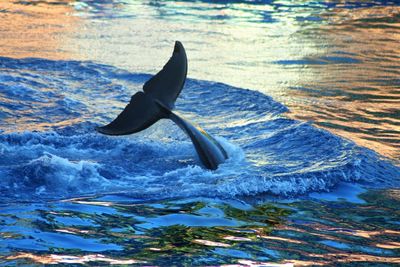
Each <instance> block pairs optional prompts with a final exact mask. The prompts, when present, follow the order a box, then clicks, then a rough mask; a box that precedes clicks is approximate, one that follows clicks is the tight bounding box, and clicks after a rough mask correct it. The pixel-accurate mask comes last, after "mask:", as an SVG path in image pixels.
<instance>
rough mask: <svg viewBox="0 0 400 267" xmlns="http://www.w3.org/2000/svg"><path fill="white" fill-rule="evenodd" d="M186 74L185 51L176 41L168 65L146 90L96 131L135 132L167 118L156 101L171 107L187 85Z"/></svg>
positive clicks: (146, 85) (144, 88)
mask: <svg viewBox="0 0 400 267" xmlns="http://www.w3.org/2000/svg"><path fill="white" fill-rule="evenodd" d="M186 74H187V58H186V52H185V49H184V48H183V45H182V44H181V43H180V42H178V41H177V42H176V43H175V48H174V52H173V54H172V56H171V58H170V59H169V60H168V62H167V64H165V66H164V67H163V69H162V70H161V71H160V72H158V73H157V74H156V75H155V76H153V77H152V78H151V79H150V80H148V81H147V82H146V83H145V84H144V85H143V91H144V92H138V93H136V94H134V95H133V96H132V98H131V101H130V102H129V104H128V105H127V106H126V107H125V109H124V110H123V111H122V113H121V114H119V115H118V117H117V118H116V119H115V120H113V121H112V122H111V123H110V124H108V125H106V126H103V127H98V128H97V131H99V132H100V133H102V134H108V135H126V134H132V133H137V132H140V131H142V130H144V129H146V128H148V127H150V126H151V125H153V124H154V123H155V122H156V121H158V120H159V119H162V118H165V117H167V114H165V112H164V111H163V110H162V109H161V108H160V106H159V105H158V104H157V103H156V102H159V103H161V104H162V105H163V106H164V107H166V108H167V109H170V110H172V109H173V108H174V104H175V100H176V99H177V98H178V96H179V94H180V92H181V91H182V88H183V85H184V84H185V80H186Z"/></svg>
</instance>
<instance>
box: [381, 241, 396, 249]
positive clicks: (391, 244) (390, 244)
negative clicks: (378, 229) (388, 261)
mask: <svg viewBox="0 0 400 267" xmlns="http://www.w3.org/2000/svg"><path fill="white" fill-rule="evenodd" d="M376 246H377V247H378V248H385V249H400V242H387V243H379V244H376Z"/></svg>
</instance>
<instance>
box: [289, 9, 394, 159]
mask: <svg viewBox="0 0 400 267" xmlns="http://www.w3.org/2000/svg"><path fill="white" fill-rule="evenodd" d="M399 14H400V7H396V6H393V7H376V8H355V9H348V8H337V9H333V10H327V11H326V12H325V14H323V15H322V17H323V18H324V19H325V20H327V21H328V22H329V23H328V24H327V25H325V26H321V28H320V29H316V32H315V35H314V36H318V37H319V38H315V40H314V39H311V40H308V42H311V43H315V44H316V45H318V46H324V47H325V49H324V50H322V51H315V53H314V54H313V55H311V56H310V58H307V59H308V60H304V63H303V64H301V63H299V64H293V65H290V64H289V65H288V66H284V69H285V71H286V72H287V74H288V75H289V76H297V75H298V73H303V76H304V77H306V78H299V79H298V80H297V81H293V82H290V84H289V85H288V87H291V88H292V90H290V91H289V92H288V95H287V96H286V99H285V100H283V101H284V102H285V104H287V105H288V106H289V108H290V109H291V111H292V113H291V114H290V116H291V117H292V118H295V119H300V120H309V121H313V122H314V123H315V124H316V125H317V126H319V127H321V128H325V129H329V130H330V131H331V132H334V133H336V134H339V135H341V136H343V137H346V138H348V139H351V140H353V141H355V142H356V143H358V144H359V145H361V146H365V147H368V148H371V149H373V150H375V151H377V152H379V153H380V154H382V155H385V156H389V157H391V158H395V159H399V158H400V144H399V137H400V116H399V106H400V97H399V84H398V77H399V75H400V71H399V69H400V64H399V61H398V55H399V54H400V46H399V44H398V40H399V39H400V19H399V18H400V17H399ZM298 38H299V41H303V42H304V39H305V38H309V37H305V36H302V35H301V34H300V35H299V37H298ZM312 38H313V37H312ZM302 59H306V58H305V57H303V58H302ZM312 62H317V63H318V64H315V63H312ZM288 97H290V98H288Z"/></svg>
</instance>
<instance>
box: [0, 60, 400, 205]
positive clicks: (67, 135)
mask: <svg viewBox="0 0 400 267" xmlns="http://www.w3.org/2000/svg"><path fill="white" fill-rule="evenodd" d="M0 73H1V74H0V88H2V89H1V91H0V110H1V112H0V118H1V122H0V130H1V131H2V134H1V135H0V153H1V159H0V166H1V167H0V175H1V177H3V179H2V180H1V181H0V191H1V196H2V197H3V198H15V196H18V198H19V199H22V200H23V199H32V198H38V199H43V198H50V199H59V198H65V197H73V196H81V195H84V194H93V193H96V194H101V193H108V192H115V191H118V192H124V193H127V194H129V195H130V196H132V197H134V198H137V199H138V200H147V199H160V198H170V197H184V196H209V197H214V196H218V197H233V196H244V195H250V194H251V195H254V194H263V193H267V194H274V195H280V196H291V195H298V194H305V193H308V192H313V191H326V190H329V189H331V188H333V187H335V186H336V185H337V184H338V183H340V182H344V181H345V182H357V183H361V184H363V185H365V186H368V187H392V186H398V185H399V184H400V183H399V181H400V174H399V173H400V168H399V167H398V166H396V165H395V164H394V163H393V162H390V161H388V160H386V159H383V158H381V157H380V156H379V155H378V154H376V153H375V152H373V151H371V150H368V149H365V148H362V147H358V146H356V145H355V144H354V143H352V142H351V141H348V140H345V139H343V138H340V137H338V136H335V135H333V134H331V133H329V132H327V131H324V130H321V129H318V128H315V127H314V126H312V125H310V124H308V123H304V122H300V121H296V120H291V119H287V118H285V117H284V115H283V113H284V112H286V111H287V108H286V107H285V106H283V105H282V104H280V103H277V102H275V101H274V100H273V99H271V98H270V97H268V96H265V95H263V94H261V93H258V92H254V91H250V90H246V89H240V88H234V87H231V86H228V85H225V84H220V83H213V82H207V81H198V80H188V81H187V83H186V85H185V89H184V91H183V93H182V95H181V97H180V98H179V99H178V101H177V109H179V110H180V111H182V113H184V115H185V117H188V118H189V119H191V118H196V119H195V120H196V121H198V122H199V123H200V125H202V126H203V127H204V128H206V129H207V130H209V131H210V133H211V134H213V135H214V136H219V138H218V141H220V142H221V143H222V145H223V146H224V148H225V149H226V150H227V152H228V154H229V159H228V161H227V162H225V163H224V164H222V165H220V167H219V168H218V169H217V170H216V171H208V170H206V169H204V168H202V167H201V164H200V161H199V159H198V158H197V156H196V153H195V151H194V149H193V147H192V145H191V142H190V140H188V139H187V138H186V137H185V136H184V134H182V133H181V131H180V130H179V129H178V128H177V127H176V126H175V125H173V124H172V123H171V122H168V121H161V122H158V123H157V124H155V125H153V126H152V127H151V128H149V129H147V130H145V131H144V132H142V133H139V134H135V135H132V136H128V137H108V136H102V135H100V134H98V133H96V132H95V131H94V128H95V127H96V126H97V125H99V124H104V123H106V122H108V121H110V120H111V119H112V118H114V117H115V116H116V115H117V114H119V113H120V111H121V110H122V108H123V107H124V106H125V103H126V102H127V101H128V99H129V98H130V96H131V95H132V94H133V93H134V92H135V91H138V90H141V86H142V84H143V82H144V81H146V80H147V79H148V78H149V76H148V75H144V74H132V73H129V72H126V71H123V70H121V69H117V68H114V67H111V66H106V65H100V64H96V63H92V62H78V61H50V60H43V59H20V60H18V59H10V58H0ZM200 100H201V101H200Z"/></svg>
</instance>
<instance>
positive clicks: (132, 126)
mask: <svg viewBox="0 0 400 267" xmlns="http://www.w3.org/2000/svg"><path fill="white" fill-rule="evenodd" d="M187 68H188V66H187V58H186V52H185V48H184V47H183V45H182V43H181V42H179V41H176V42H175V47H174V51H173V53H172V56H171V58H170V59H169V60H168V62H167V63H166V64H165V66H164V67H163V69H162V70H161V71H159V72H158V73H157V74H156V75H154V76H153V77H151V78H150V80H148V81H147V82H146V83H145V84H144V85H143V92H137V93H136V94H134V95H133V96H132V97H131V100H130V102H129V104H128V105H127V106H126V107H125V109H124V110H123V111H122V112H121V114H119V115H118V117H117V118H116V119H114V120H113V121H112V122H110V123H109V124H107V125H105V126H102V127H97V128H96V130H97V131H98V132H100V133H102V134H106V135H128V134H133V133H137V132H140V131H142V130H144V129H147V128H148V127H150V126H151V125H153V124H154V123H156V122H157V121H158V120H160V119H170V120H172V121H173V122H174V123H175V124H176V125H178V126H179V128H181V129H182V130H183V131H184V132H185V133H186V134H187V135H188V136H189V138H190V139H191V141H192V143H193V145H194V147H195V149H196V151H197V154H198V155H199V158H200V160H201V162H202V163H203V165H204V166H205V167H206V168H208V169H211V170H216V169H217V168H218V165H219V164H221V163H223V162H224V161H225V160H226V159H227V158H228V154H227V153H226V151H225V149H224V148H223V147H222V146H221V145H220V144H219V143H218V142H217V140H215V139H214V138H213V137H212V136H211V135H209V134H208V133H207V132H206V131H205V130H203V129H202V128H200V127H199V126H194V125H193V124H191V123H190V122H189V121H188V120H186V119H184V118H182V117H181V116H178V115H177V114H176V113H174V112H173V111H172V110H173V109H174V106H175V101H176V99H177V98H178V96H179V94H180V92H181V91H182V89H183V86H184V84H185V81H186V75H187Z"/></svg>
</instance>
